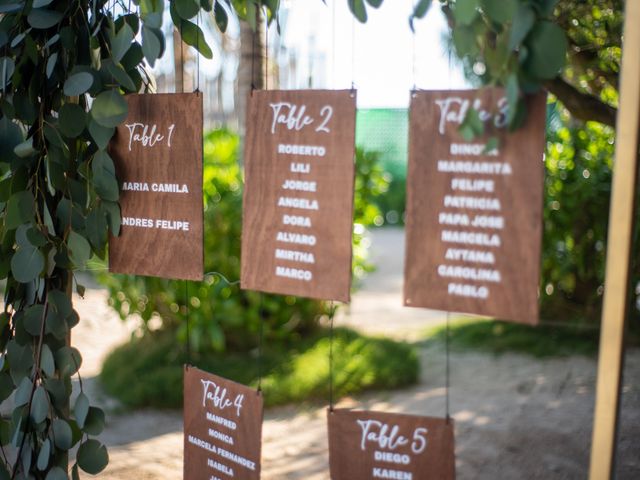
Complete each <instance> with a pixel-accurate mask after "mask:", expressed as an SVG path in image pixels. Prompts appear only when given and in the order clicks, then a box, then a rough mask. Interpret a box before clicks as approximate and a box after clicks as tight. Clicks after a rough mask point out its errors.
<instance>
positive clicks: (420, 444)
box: [327, 409, 455, 480]
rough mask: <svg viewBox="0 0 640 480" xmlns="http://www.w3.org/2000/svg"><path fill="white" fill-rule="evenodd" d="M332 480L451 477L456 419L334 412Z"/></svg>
mask: <svg viewBox="0 0 640 480" xmlns="http://www.w3.org/2000/svg"><path fill="white" fill-rule="evenodd" d="M327 415H328V419H329V464H330V469H331V479H332V480H355V479H358V480H369V479H372V480H373V479H378V478H387V479H396V480H427V479H433V480H451V479H454V478H455V452H454V438H453V420H451V419H449V421H446V420H445V419H440V418H431V417H418V416H413V415H400V414H394V413H382V412H368V411H352V410H346V409H336V410H334V411H333V412H332V411H329V412H328V414H327Z"/></svg>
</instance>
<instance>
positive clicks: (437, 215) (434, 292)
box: [404, 88, 546, 324]
mask: <svg viewBox="0 0 640 480" xmlns="http://www.w3.org/2000/svg"><path fill="white" fill-rule="evenodd" d="M471 107H473V108H475V109H476V110H477V111H478V112H480V116H481V119H482V120H483V121H484V124H485V133H486V134H485V136H484V137H482V138H478V139H476V140H474V141H472V142H466V141H465V140H464V139H463V137H462V135H460V133H459V131H458V129H459V127H460V123H461V122H462V120H463V119H464V118H465V115H466V112H467V110H468V109H469V108H471ZM506 108H507V101H506V98H505V96H504V92H503V90H500V89H494V88H488V89H483V90H478V91H475V90H466V91H425V92H418V93H416V94H415V95H414V97H413V99H412V101H411V114H410V132H409V173H408V177H407V220H406V232H407V249H406V259H405V287H404V299H405V305H407V306H412V307H426V308H434V309H438V310H446V311H455V312H465V313H473V314H478V315H488V316H492V317H497V318H501V319H505V320H513V321H517V322H522V323H530V324H536V323H537V322H538V286H539V278H540V244H541V239H542V194H543V174H544V173H543V172H544V163H543V155H544V146H545V118H546V95H543V94H540V95H536V96H534V97H530V98H529V99H528V101H527V110H528V116H527V121H526V124H525V125H524V126H523V127H522V128H520V129H518V130H517V131H515V132H511V133H509V132H508V131H507V128H505V124H506V114H507V111H506ZM490 137H496V138H497V139H498V144H499V147H498V148H497V149H494V150H493V151H491V152H487V151H486V149H485V145H486V143H487V141H488V139H489V138H490Z"/></svg>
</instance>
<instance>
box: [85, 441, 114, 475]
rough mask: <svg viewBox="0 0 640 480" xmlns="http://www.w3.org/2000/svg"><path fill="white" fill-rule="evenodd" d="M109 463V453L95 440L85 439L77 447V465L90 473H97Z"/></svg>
mask: <svg viewBox="0 0 640 480" xmlns="http://www.w3.org/2000/svg"><path fill="white" fill-rule="evenodd" d="M108 463H109V454H108V453H107V449H106V447H105V446H104V445H102V444H101V443H100V442H98V441H97V440H87V441H86V442H84V443H83V444H82V445H80V448H79V449H78V465H79V466H80V468H81V469H82V470H84V471H85V472H87V473H90V474H91V475H97V474H98V473H100V472H101V471H102V470H104V469H105V467H106V466H107V464H108Z"/></svg>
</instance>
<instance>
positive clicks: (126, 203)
mask: <svg viewBox="0 0 640 480" xmlns="http://www.w3.org/2000/svg"><path fill="white" fill-rule="evenodd" d="M126 99H127V103H128V104H129V115H128V117H127V119H126V120H125V121H124V123H123V124H121V125H120V126H119V127H118V128H117V130H116V134H115V137H114V138H113V140H112V141H111V144H110V153H111V155H112V156H113V160H114V164H115V167H116V176H117V177H118V181H119V183H120V187H121V188H120V208H121V210H122V228H121V232H120V236H119V237H112V238H111V239H110V241H109V270H110V271H112V272H115V273H128V274H136V275H152V276H156V277H165V278H177V279H186V280H201V279H202V277H203V272H204V261H203V246H202V245H203V208H202V95H201V94H200V93H179V94H149V95H147V94H144V95H128V96H127V97H126Z"/></svg>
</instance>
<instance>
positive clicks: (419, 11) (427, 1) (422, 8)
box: [409, 0, 432, 32]
mask: <svg viewBox="0 0 640 480" xmlns="http://www.w3.org/2000/svg"><path fill="white" fill-rule="evenodd" d="M431 3H432V0H418V3H416V5H415V7H414V8H413V13H412V14H411V16H410V17H409V27H411V31H412V32H414V31H415V29H414V27H413V21H414V20H415V19H416V18H424V16H425V15H426V14H427V12H428V11H429V8H431Z"/></svg>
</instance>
